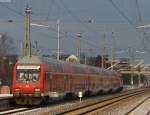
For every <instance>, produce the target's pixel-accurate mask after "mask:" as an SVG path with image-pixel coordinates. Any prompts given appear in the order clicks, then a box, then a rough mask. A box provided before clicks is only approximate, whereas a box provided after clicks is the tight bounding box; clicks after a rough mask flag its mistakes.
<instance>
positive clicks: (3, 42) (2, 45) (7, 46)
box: [0, 33, 15, 58]
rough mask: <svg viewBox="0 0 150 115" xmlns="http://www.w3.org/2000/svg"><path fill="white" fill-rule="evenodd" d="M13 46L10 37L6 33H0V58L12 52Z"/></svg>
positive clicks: (13, 50)
mask: <svg viewBox="0 0 150 115" xmlns="http://www.w3.org/2000/svg"><path fill="white" fill-rule="evenodd" d="M14 52H15V47H14V42H13V39H12V37H10V36H8V35H7V34H6V33H0V58H3V57H5V56H7V55H9V54H14Z"/></svg>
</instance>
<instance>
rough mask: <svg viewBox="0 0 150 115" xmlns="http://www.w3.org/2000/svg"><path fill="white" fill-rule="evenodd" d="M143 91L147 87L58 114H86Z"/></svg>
mask: <svg viewBox="0 0 150 115" xmlns="http://www.w3.org/2000/svg"><path fill="white" fill-rule="evenodd" d="M145 91H149V89H145V90H142V91H141V90H140V91H137V92H133V93H130V94H124V95H120V96H117V97H114V98H111V99H106V100H103V101H99V102H94V103H91V104H87V105H85V106H82V107H77V108H74V109H72V110H69V111H64V112H62V113H58V115H60V114H61V115H62V114H68V115H70V114H86V113H88V112H91V111H94V110H96V109H99V108H102V107H105V106H108V105H109V104H112V103H116V102H118V101H121V100H123V99H127V98H129V97H133V96H135V95H137V94H142V93H143V92H145ZM97 105H99V106H97Z"/></svg>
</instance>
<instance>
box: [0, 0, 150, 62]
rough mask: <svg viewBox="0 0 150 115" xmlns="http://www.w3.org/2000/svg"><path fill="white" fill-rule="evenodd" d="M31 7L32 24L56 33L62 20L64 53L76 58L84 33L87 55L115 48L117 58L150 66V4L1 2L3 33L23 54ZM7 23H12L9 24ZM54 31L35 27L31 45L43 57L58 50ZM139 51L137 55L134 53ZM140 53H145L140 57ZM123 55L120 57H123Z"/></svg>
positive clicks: (129, 0) (134, 0) (116, 0)
mask: <svg viewBox="0 0 150 115" xmlns="http://www.w3.org/2000/svg"><path fill="white" fill-rule="evenodd" d="M27 4H28V5H29V6H30V7H32V22H33V23H39V24H44V25H49V26H51V27H52V28H54V29H56V24H57V19H60V29H61V31H62V32H63V33H64V34H61V36H60V37H61V44H60V48H61V52H62V53H70V54H76V39H75V38H76V34H77V33H79V32H80V33H82V40H81V50H82V52H86V53H87V54H88V55H93V54H94V55H97V54H99V53H101V54H102V49H103V47H104V46H105V47H107V50H108V51H107V52H108V53H109V54H110V49H111V48H112V47H113V48H115V51H116V53H115V55H116V56H120V57H123V56H129V52H130V56H131V55H132V53H131V50H130V51H129V49H133V50H134V53H133V54H134V57H142V58H144V59H145V61H146V63H150V51H149V50H150V46H149V44H150V37H149V34H150V31H149V30H150V28H146V29H144V31H143V29H138V30H137V29H136V27H137V26H139V25H144V24H150V16H149V14H150V13H149V11H150V7H149V6H150V1H149V0H7V2H4V0H0V32H5V33H8V34H9V35H10V36H11V37H13V38H14V41H15V43H16V46H17V49H18V50H17V52H18V54H20V51H21V50H20V49H21V42H22V40H23V38H24V16H23V14H24V10H25V7H26V5H27ZM8 20H13V22H12V23H9V22H8ZM54 29H47V28H39V27H32V32H31V39H32V42H34V41H37V42H38V47H39V49H40V51H41V53H49V54H52V53H53V52H54V50H55V49H56V48H57V32H56V31H54ZM135 51H136V52H135ZM139 51H140V52H141V51H142V52H143V51H145V52H146V53H139ZM120 52H121V53H120Z"/></svg>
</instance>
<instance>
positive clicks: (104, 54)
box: [101, 33, 106, 68]
mask: <svg viewBox="0 0 150 115" xmlns="http://www.w3.org/2000/svg"><path fill="white" fill-rule="evenodd" d="M103 40H104V42H103V44H102V45H103V49H102V50H103V51H102V52H103V53H102V61H101V65H102V68H105V56H106V35H105V33H104V36H103Z"/></svg>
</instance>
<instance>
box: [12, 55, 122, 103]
mask: <svg viewBox="0 0 150 115" xmlns="http://www.w3.org/2000/svg"><path fill="white" fill-rule="evenodd" d="M122 88H123V81H122V78H121V74H119V73H117V72H116V71H113V70H106V69H102V68H97V67H93V66H87V65H83V64H75V63H70V62H64V61H57V60H54V59H43V58H40V57H37V56H25V57H23V58H22V59H19V60H18V62H17V63H16V64H15V66H14V71H13V85H12V92H13V96H14V99H15V101H16V103H17V104H24V105H26V104H27V105H34V104H40V103H41V102H43V101H47V100H48V99H58V98H63V97H69V96H77V95H78V93H79V92H82V94H83V95H87V94H91V95H93V94H98V93H100V92H117V91H121V90H122Z"/></svg>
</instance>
